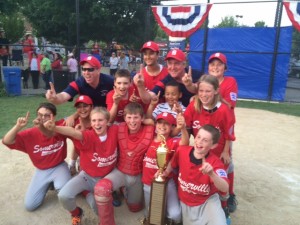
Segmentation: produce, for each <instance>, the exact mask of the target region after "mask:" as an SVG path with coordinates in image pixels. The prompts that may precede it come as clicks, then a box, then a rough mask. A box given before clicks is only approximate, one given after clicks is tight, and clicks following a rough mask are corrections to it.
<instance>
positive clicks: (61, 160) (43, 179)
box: [2, 103, 71, 211]
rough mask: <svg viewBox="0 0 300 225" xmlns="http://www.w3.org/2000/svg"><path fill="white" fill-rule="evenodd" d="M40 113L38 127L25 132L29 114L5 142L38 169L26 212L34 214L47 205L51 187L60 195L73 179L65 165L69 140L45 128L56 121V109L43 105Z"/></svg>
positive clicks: (31, 185)
mask: <svg viewBox="0 0 300 225" xmlns="http://www.w3.org/2000/svg"><path fill="white" fill-rule="evenodd" d="M36 112H37V118H36V119H35V120H34V121H33V122H34V125H35V127H32V128H28V129H26V130H23V131H21V130H22V129H23V128H24V127H26V125H27V123H28V119H29V112H27V114H26V116H25V117H19V118H18V120H17V123H16V125H15V126H14V127H13V128H11V129H10V131H8V132H7V133H6V134H5V136H4V137H3V139H2V143H3V144H4V145H6V146H7V147H9V148H10V149H16V150H19V151H21V152H24V153H26V154H28V156H29V158H30V160H31V162H32V164H33V165H34V166H35V167H36V170H35V174H34V176H33V178H32V180H31V183H30V185H29V188H28V190H27V193H26V197H25V208H26V210H28V211H34V210H35V209H37V208H38V207H39V206H40V205H41V204H42V203H43V201H44V199H45V196H46V193H47V191H48V189H49V186H50V184H51V183H53V185H54V188H55V189H56V190H57V191H58V192H59V191H60V190H61V189H62V187H63V186H64V185H65V184H66V183H67V182H68V181H69V180H70V178H71V175H70V172H69V169H68V166H67V164H66V163H65V158H66V156H67V143H66V137H64V136H63V135H60V134H57V133H55V132H54V131H49V130H47V129H46V127H45V123H46V122H47V121H48V120H50V118H53V120H54V119H55V116H56V107H55V106H54V105H53V104H51V103H41V104H40V105H39V107H38V108H37V110H36ZM62 122H63V121H59V122H57V123H58V124H62Z"/></svg>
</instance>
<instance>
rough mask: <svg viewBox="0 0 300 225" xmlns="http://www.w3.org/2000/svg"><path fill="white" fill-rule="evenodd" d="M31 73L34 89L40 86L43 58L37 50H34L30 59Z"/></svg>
mask: <svg viewBox="0 0 300 225" xmlns="http://www.w3.org/2000/svg"><path fill="white" fill-rule="evenodd" d="M29 65H30V66H29V67H30V75H31V79H32V86H33V89H38V88H39V76H40V69H41V60H40V58H39V57H38V54H37V53H36V52H32V57H31V59H30V61H29Z"/></svg>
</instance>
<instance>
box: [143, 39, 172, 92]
mask: <svg viewBox="0 0 300 225" xmlns="http://www.w3.org/2000/svg"><path fill="white" fill-rule="evenodd" d="M141 52H142V54H143V59H144V63H145V64H146V66H145V67H143V70H142V73H143V75H144V80H145V86H146V88H147V89H148V90H152V89H153V88H154V86H155V85H156V83H157V82H159V81H160V80H162V79H164V78H165V77H166V76H167V75H168V70H167V68H166V67H164V66H163V65H161V64H159V63H158V58H159V46H158V44H157V43H155V42H153V41H148V42H146V43H144V45H143V47H142V48H141Z"/></svg>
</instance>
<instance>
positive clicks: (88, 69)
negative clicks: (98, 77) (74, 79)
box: [81, 67, 95, 72]
mask: <svg viewBox="0 0 300 225" xmlns="http://www.w3.org/2000/svg"><path fill="white" fill-rule="evenodd" d="M81 70H82V71H83V72H85V71H88V72H94V71H95V68H83V67H82V68H81Z"/></svg>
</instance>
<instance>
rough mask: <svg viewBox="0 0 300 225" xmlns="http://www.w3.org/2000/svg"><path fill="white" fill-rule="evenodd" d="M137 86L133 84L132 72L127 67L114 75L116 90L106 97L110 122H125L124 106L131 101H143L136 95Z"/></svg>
mask: <svg viewBox="0 0 300 225" xmlns="http://www.w3.org/2000/svg"><path fill="white" fill-rule="evenodd" d="M134 92H135V88H134V86H133V85H132V84H131V75H130V72H129V71H128V70H126V69H120V70H117V72H116V73H115V77H114V90H111V91H110V92H108V94H107V97H106V105H107V109H108V111H109V113H110V121H109V122H110V123H114V122H117V123H121V122H124V108H125V106H126V105H127V104H128V103H130V102H138V103H141V104H142V101H141V100H140V99H139V98H138V97H137V96H136V95H135V93H134Z"/></svg>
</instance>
